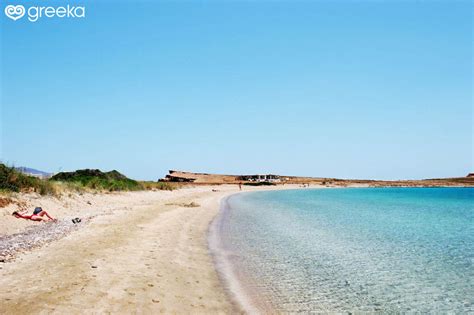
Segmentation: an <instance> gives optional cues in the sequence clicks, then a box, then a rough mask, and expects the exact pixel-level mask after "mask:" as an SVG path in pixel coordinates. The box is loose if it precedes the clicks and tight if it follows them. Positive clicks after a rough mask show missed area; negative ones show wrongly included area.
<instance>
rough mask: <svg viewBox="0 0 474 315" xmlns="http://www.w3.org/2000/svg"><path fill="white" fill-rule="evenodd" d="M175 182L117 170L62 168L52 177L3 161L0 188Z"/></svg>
mask: <svg viewBox="0 0 474 315" xmlns="http://www.w3.org/2000/svg"><path fill="white" fill-rule="evenodd" d="M176 188H177V186H176V185H173V184H172V183H163V182H151V181H136V180H133V179H130V178H128V177H126V176H125V175H123V174H121V173H119V172H118V171H116V170H113V171H110V172H102V171H101V170H98V169H84V170H77V171H74V172H60V173H57V174H55V175H54V176H52V177H51V178H49V179H45V178H38V177H34V176H30V175H27V174H23V173H22V172H20V171H19V170H17V169H15V168H14V167H10V166H7V165H5V164H2V163H0V192H7V193H8V192H37V193H39V194H41V195H54V196H59V195H61V193H63V192H87V191H92V192H100V191H109V192H112V191H138V190H174V189H176Z"/></svg>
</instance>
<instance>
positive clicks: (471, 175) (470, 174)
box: [466, 173, 474, 177]
mask: <svg viewBox="0 0 474 315" xmlns="http://www.w3.org/2000/svg"><path fill="white" fill-rule="evenodd" d="M466 177H474V173H469V174H467V176H466Z"/></svg>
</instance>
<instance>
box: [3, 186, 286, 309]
mask: <svg viewBox="0 0 474 315" xmlns="http://www.w3.org/2000/svg"><path fill="white" fill-rule="evenodd" d="M286 188H289V187H286ZM257 189H258V190H261V189H268V188H249V187H245V188H244V190H257ZM280 189H281V188H280ZM213 190H214V191H213ZM215 190H217V191H215ZM238 191H239V190H238V187H236V186H231V185H227V186H201V187H194V188H185V189H180V190H177V191H155V192H127V193H114V194H96V195H92V194H85V195H82V196H80V195H74V196H71V195H70V196H69V197H67V198H62V199H61V200H57V199H55V198H52V197H51V198H43V197H29V199H28V201H27V204H32V205H33V204H35V205H40V206H42V207H43V208H44V209H45V210H47V211H49V212H50V214H52V215H53V216H56V217H57V218H58V219H59V222H65V221H68V222H70V219H71V218H74V217H81V218H86V217H89V218H90V220H89V222H82V223H81V224H83V226H81V227H79V228H77V230H75V231H72V232H70V233H69V234H68V235H67V236H65V237H63V238H60V239H59V240H57V241H53V242H50V243H49V244H47V245H44V246H41V247H40V248H37V249H33V250H29V251H27V252H26V253H22V254H19V255H18V256H17V257H16V258H15V259H14V260H13V261H11V262H8V261H7V262H5V263H1V264H0V268H1V269H0V274H1V277H0V297H1V301H0V309H1V310H2V313H6V314H12V313H15V314H19V313H33V314H35V313H68V314H71V313H72V314H74V313H83V312H93V313H107V312H112V313H118V312H120V313H157V312H161V313H230V312H239V311H240V310H239V308H238V307H237V306H236V305H233V303H232V302H230V299H229V298H228V296H227V295H226V293H225V290H224V289H223V286H222V284H221V282H220V281H219V277H218V275H217V273H216V271H215V268H214V265H213V261H212V257H211V256H210V254H209V250H208V244H207V231H208V228H209V224H210V222H211V221H212V219H213V218H214V217H215V216H216V214H217V213H218V211H219V204H220V200H221V199H222V198H223V197H225V196H228V195H230V194H232V193H236V192H238ZM35 198H36V199H35ZM191 203H194V204H195V205H198V206H194V207H192V206H190V204H191ZM30 208H31V207H30ZM11 210H12V205H10V206H8V207H6V208H3V209H2V210H1V212H0V213H1V226H0V228H1V230H0V232H1V235H2V236H5V235H12V234H13V233H18V232H21V231H24V230H25V228H26V227H27V226H28V225H35V226H38V225H45V224H55V223H33V222H28V221H24V220H19V219H15V218H14V217H12V216H10V215H9V214H10V213H11ZM71 224H72V223H71ZM31 237H34V235H33V236H31Z"/></svg>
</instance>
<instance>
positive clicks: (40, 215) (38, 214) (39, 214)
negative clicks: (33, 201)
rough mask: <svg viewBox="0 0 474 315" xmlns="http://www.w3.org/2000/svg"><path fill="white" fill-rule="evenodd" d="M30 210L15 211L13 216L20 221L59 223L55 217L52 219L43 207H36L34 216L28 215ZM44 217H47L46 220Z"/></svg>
mask: <svg viewBox="0 0 474 315" xmlns="http://www.w3.org/2000/svg"><path fill="white" fill-rule="evenodd" d="M27 213H28V210H25V211H23V212H18V211H15V212H13V213H12V216H14V217H15V218H18V219H20V218H21V219H26V220H31V221H57V220H56V219H54V218H53V217H51V216H50V215H49V214H48V212H46V211H44V210H43V209H42V208H41V207H36V208H35V210H34V211H33V214H32V215H27ZM44 216H46V217H47V219H46V218H44Z"/></svg>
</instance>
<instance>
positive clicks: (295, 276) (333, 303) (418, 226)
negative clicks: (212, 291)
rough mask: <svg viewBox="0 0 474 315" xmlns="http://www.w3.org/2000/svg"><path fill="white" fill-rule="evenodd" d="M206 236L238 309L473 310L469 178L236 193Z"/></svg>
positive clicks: (473, 215) (473, 220)
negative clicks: (455, 183)
mask: <svg viewBox="0 0 474 315" xmlns="http://www.w3.org/2000/svg"><path fill="white" fill-rule="evenodd" d="M211 237H213V238H214V239H215V241H213V242H212V243H213V244H211V249H212V250H213V252H214V253H215V260H216V263H217V265H218V267H219V268H220V270H221V275H222V277H223V278H224V280H225V281H226V282H227V285H228V286H229V288H230V290H231V291H233V292H234V293H235V296H236V298H237V300H239V301H240V302H241V303H242V304H244V305H245V307H247V308H248V309H251V307H252V305H253V306H255V307H257V308H260V309H265V308H267V307H270V308H269V309H271V310H273V311H281V312H307V311H321V312H325V311H335V312H423V313H424V312H430V313H445V312H455V313H473V312H474V189H472V188H346V189H312V190H288V191H272V192H256V193H244V194H239V195H234V196H231V197H230V198H228V199H227V201H226V203H225V205H224V207H223V209H222V211H221V214H220V216H219V217H218V218H217V219H216V221H215V222H214V226H213V229H212V231H211Z"/></svg>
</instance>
